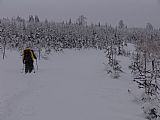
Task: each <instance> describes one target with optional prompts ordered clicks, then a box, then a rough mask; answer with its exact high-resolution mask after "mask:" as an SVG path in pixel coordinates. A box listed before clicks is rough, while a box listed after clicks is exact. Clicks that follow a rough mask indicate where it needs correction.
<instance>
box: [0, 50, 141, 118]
mask: <svg viewBox="0 0 160 120" xmlns="http://www.w3.org/2000/svg"><path fill="white" fill-rule="evenodd" d="M120 59H121V64H122V66H123V69H124V71H125V73H123V74H122V76H121V77H120V78H119V79H111V78H110V77H109V76H108V75H107V74H106V73H105V71H104V68H105V67H104V65H103V63H104V62H106V60H105V54H104V53H103V52H102V51H96V50H88V51H87V50H84V51H69V50H68V51H65V52H64V53H53V54H52V56H50V57H49V60H47V61H45V60H41V61H38V65H39V70H38V71H36V74H34V73H31V74H27V75H25V74H21V73H20V69H21V68H22V64H21V58H20V56H19V55H18V54H17V53H16V52H12V53H10V54H8V57H7V58H6V60H5V61H2V60H1V61H0V67H1V68H3V69H1V70H0V75H1V79H0V101H1V102H0V120H44V119H46V120H51V119H53V120H106V119H111V120H144V119H143V117H142V112H141V110H140V108H139V107H138V105H136V104H135V103H133V102H132V98H131V97H130V95H129V94H128V92H127V90H128V88H129V84H130V80H131V79H132V78H131V75H130V72H129V71H128V64H129V58H126V57H122V58H120Z"/></svg>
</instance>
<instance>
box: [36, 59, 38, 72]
mask: <svg viewBox="0 0 160 120" xmlns="http://www.w3.org/2000/svg"><path fill="white" fill-rule="evenodd" d="M36 66H37V71H38V64H37V59H36Z"/></svg>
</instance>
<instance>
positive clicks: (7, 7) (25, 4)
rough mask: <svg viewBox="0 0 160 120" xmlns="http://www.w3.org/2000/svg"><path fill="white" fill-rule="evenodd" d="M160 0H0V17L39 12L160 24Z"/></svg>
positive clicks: (59, 16) (132, 23)
mask: <svg viewBox="0 0 160 120" xmlns="http://www.w3.org/2000/svg"><path fill="white" fill-rule="evenodd" d="M159 12H160V0H0V17H1V18H2V17H9V18H11V17H16V16H18V15H19V16H21V17H24V18H26V19H27V18H28V16H29V15H38V16H39V17H40V19H41V20H44V19H45V18H47V19H48V20H53V21H62V20H68V19H69V18H72V19H73V20H75V19H76V18H77V17H78V16H79V15H84V16H86V17H87V18H88V20H87V21H88V22H89V23H92V22H93V23H98V22H99V21H100V22H102V23H103V24H105V23H108V24H113V25H115V24H117V23H118V21H119V20H120V19H123V20H124V22H125V23H126V24H127V25H129V26H145V25H146V23H147V22H150V23H152V24H153V25H154V26H156V27H160V15H159Z"/></svg>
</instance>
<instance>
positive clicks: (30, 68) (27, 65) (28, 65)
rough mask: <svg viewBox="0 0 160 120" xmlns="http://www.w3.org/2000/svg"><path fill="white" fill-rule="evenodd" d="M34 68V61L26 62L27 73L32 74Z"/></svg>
mask: <svg viewBox="0 0 160 120" xmlns="http://www.w3.org/2000/svg"><path fill="white" fill-rule="evenodd" d="M33 68H34V66H33V60H29V61H25V73H28V72H29V73H31V72H32V70H33Z"/></svg>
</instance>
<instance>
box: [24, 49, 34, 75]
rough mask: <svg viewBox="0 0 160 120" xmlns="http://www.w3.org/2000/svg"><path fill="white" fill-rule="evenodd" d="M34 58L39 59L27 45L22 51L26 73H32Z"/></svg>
mask: <svg viewBox="0 0 160 120" xmlns="http://www.w3.org/2000/svg"><path fill="white" fill-rule="evenodd" d="M34 59H36V60H37V57H36V55H35V54H34V51H33V50H32V49H30V48H29V47H26V48H25V49H24V51H23V53H22V60H23V64H25V73H28V72H29V73H31V72H32V70H33V69H34V65H33V62H34Z"/></svg>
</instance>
